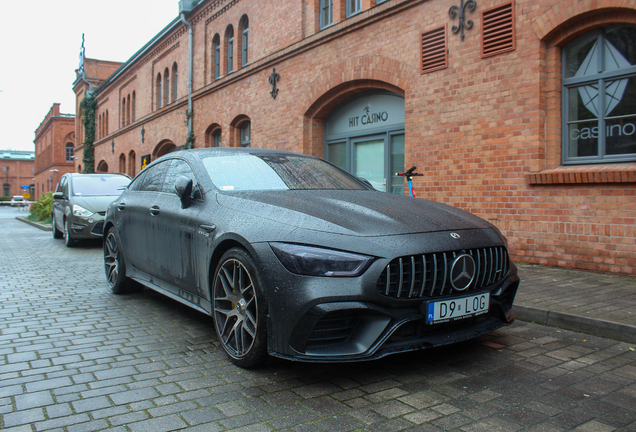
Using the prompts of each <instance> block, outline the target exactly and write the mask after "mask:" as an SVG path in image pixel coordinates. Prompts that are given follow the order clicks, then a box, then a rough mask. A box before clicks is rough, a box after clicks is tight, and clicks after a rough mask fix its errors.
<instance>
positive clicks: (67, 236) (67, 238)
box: [64, 219, 77, 247]
mask: <svg viewBox="0 0 636 432" xmlns="http://www.w3.org/2000/svg"><path fill="white" fill-rule="evenodd" d="M75 243H77V240H75V239H74V238H73V236H72V235H71V228H70V227H69V225H68V219H66V220H65V221H64V244H65V245H66V247H74V246H75Z"/></svg>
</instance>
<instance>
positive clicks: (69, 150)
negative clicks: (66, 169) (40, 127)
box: [66, 143, 75, 162]
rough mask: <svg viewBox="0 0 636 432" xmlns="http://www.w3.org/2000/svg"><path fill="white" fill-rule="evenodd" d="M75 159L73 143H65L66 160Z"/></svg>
mask: <svg viewBox="0 0 636 432" xmlns="http://www.w3.org/2000/svg"><path fill="white" fill-rule="evenodd" d="M74 160H75V146H74V145H73V143H66V162H73V161H74Z"/></svg>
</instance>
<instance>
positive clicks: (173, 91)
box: [172, 63, 177, 102]
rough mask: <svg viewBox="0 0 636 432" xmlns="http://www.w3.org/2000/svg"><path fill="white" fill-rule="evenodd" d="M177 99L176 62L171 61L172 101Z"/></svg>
mask: <svg viewBox="0 0 636 432" xmlns="http://www.w3.org/2000/svg"><path fill="white" fill-rule="evenodd" d="M176 100H177V64H176V63H172V102H175V101H176Z"/></svg>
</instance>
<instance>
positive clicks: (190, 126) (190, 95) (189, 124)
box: [181, 12, 193, 137]
mask: <svg viewBox="0 0 636 432" xmlns="http://www.w3.org/2000/svg"><path fill="white" fill-rule="evenodd" d="M181 22H182V23H183V24H184V25H186V26H188V29H189V32H188V36H189V37H188V113H189V114H190V115H189V116H188V137H190V136H192V39H193V28H192V24H191V23H189V22H188V21H186V18H185V12H184V13H181Z"/></svg>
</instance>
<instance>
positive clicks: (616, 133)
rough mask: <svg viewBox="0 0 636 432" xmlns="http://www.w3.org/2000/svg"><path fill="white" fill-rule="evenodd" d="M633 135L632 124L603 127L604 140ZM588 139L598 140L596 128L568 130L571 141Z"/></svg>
mask: <svg viewBox="0 0 636 432" xmlns="http://www.w3.org/2000/svg"><path fill="white" fill-rule="evenodd" d="M634 133H636V125H635V124H634V123H625V124H623V125H620V124H616V125H608V126H606V127H605V137H606V138H612V137H621V136H632V135H634ZM589 138H595V139H596V138H598V126H595V127H592V128H589V127H586V128H581V129H578V128H577V129H572V130H570V139H572V140H578V139H589Z"/></svg>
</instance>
